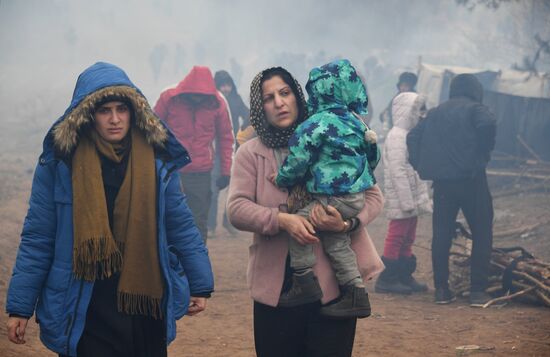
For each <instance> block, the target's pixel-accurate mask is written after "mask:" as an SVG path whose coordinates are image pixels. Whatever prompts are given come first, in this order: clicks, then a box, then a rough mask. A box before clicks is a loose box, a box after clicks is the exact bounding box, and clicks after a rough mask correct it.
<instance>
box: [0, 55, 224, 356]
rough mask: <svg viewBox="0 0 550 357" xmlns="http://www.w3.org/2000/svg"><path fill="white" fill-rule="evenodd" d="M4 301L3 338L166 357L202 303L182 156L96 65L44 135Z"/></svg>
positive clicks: (137, 97)
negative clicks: (33, 329) (36, 333)
mask: <svg viewBox="0 0 550 357" xmlns="http://www.w3.org/2000/svg"><path fill="white" fill-rule="evenodd" d="M43 147H44V149H43V152H42V155H40V159H39V161H38V165H37V166H36V170H35V173H34V179H33V184H32V192H31V197H30V200H29V210H28V212H27V216H26V219H25V223H24V225H23V232H22V233H21V243H20V245H19V252H18V254H17V260H16V262H15V267H14V269H13V276H12V278H11V281H10V286H9V290H8V294H7V299H6V311H7V312H8V313H9V315H10V317H9V319H8V322H7V332H8V338H9V339H10V341H12V342H14V343H17V344H23V343H25V329H26V326H27V321H28V319H29V318H30V317H31V316H32V315H33V314H35V313H36V321H37V322H38V324H39V325H40V339H41V341H42V342H43V343H44V345H46V347H47V348H48V349H50V350H52V351H54V352H56V353H58V354H59V355H60V356H76V355H78V356H79V357H87V356H105V357H109V356H127V357H129V356H141V357H161V356H166V355H167V349H166V347H167V345H168V344H169V343H170V342H172V341H173V340H174V338H175V337H176V320H177V319H179V318H181V317H182V316H183V315H185V314H188V315H194V314H196V313H198V312H200V311H202V310H204V308H205V307H206V298H207V297H209V296H210V293H211V292H212V291H213V288H214V287H213V275H212V269H211V266H210V261H209V259H208V251H207V249H206V247H205V245H204V242H203V240H202V239H201V236H200V233H199V231H198V229H197V227H196V226H195V223H194V221H193V216H192V215H191V212H190V210H189V208H188V207H187V204H186V203H185V198H184V196H183V194H182V192H181V189H180V182H179V173H178V170H179V169H181V168H182V167H184V166H185V165H187V164H189V162H190V159H189V155H188V153H187V150H186V149H185V148H184V147H183V146H182V145H181V144H180V143H179V142H178V141H177V140H176V138H175V137H174V135H173V134H172V133H171V132H170V131H169V130H168V129H167V128H166V126H165V125H164V124H163V123H162V122H161V121H160V120H159V118H158V117H157V116H156V115H155V114H154V113H153V111H152V110H151V107H150V106H149V103H147V100H146V99H145V97H144V96H143V94H142V93H141V91H140V90H139V89H138V88H137V87H136V86H135V85H134V84H133V83H132V82H131V81H130V79H129V78H128V76H127V75H126V73H124V71H123V70H122V69H120V68H118V67H116V66H114V65H112V64H109V63H104V62H98V63H96V64H94V65H93V66H90V67H89V68H87V69H86V70H85V71H84V72H82V73H81V74H80V76H79V77H78V81H77V83H76V87H75V90H74V94H73V99H72V101H71V104H70V106H69V108H68V109H67V110H66V112H65V114H63V115H62V116H61V117H60V118H59V119H58V120H57V121H56V122H55V123H54V124H53V126H52V128H51V129H50V130H49V131H48V133H47V135H46V138H45V139H44V146H43Z"/></svg>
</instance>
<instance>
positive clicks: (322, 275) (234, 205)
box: [227, 138, 384, 306]
mask: <svg viewBox="0 0 550 357" xmlns="http://www.w3.org/2000/svg"><path fill="white" fill-rule="evenodd" d="M276 173H277V162H276V161H275V156H274V153H273V149H270V148H268V147H266V146H265V145H263V144H262V142H261V141H260V140H259V139H258V138H255V139H252V140H250V141H247V142H246V143H244V144H243V145H242V146H241V147H240V148H239V150H237V153H236V156H235V158H234V161H233V167H232V172H231V183H230V185H229V193H228V199H227V213H228V216H229V220H230V221H231V223H232V224H233V225H234V226H235V227H236V228H237V229H240V230H243V231H249V232H253V233H254V240H253V243H252V245H251V246H250V248H249V261H248V270H247V281H248V286H249V288H250V294H251V296H252V299H254V300H255V301H257V302H260V303H262V304H266V305H270V306H277V303H278V301H279V296H280V294H281V289H282V286H283V279H284V273H285V261H286V256H287V254H288V239H289V237H290V235H288V233H286V232H285V231H283V230H280V229H279V221H278V218H277V214H278V213H279V205H281V204H286V200H287V197H288V192H287V190H286V189H279V188H277V187H276V186H275V185H273V183H271V182H270V180H269V176H270V175H272V174H276ZM365 200H366V204H365V208H364V209H363V210H362V211H361V212H360V213H359V215H358V218H359V220H360V221H361V227H359V228H358V229H356V230H355V232H354V233H353V234H352V249H353V250H354V251H355V254H356V255H357V263H358V266H359V271H360V272H361V275H362V277H363V279H364V280H365V281H366V280H369V279H371V278H373V277H374V276H375V275H376V274H378V273H379V272H381V271H382V270H383V269H384V265H383V263H382V261H381V260H380V257H379V256H378V253H377V252H376V249H375V247H374V245H373V243H372V241H371V239H370V237H369V235H368V233H367V231H366V229H365V226H366V225H367V224H368V223H369V222H370V221H372V220H373V219H374V218H376V216H378V214H379V213H380V212H381V210H382V207H383V205H384V198H383V196H382V192H381V191H380V189H379V188H378V186H374V187H373V188H371V189H369V190H367V191H366V194H365ZM314 252H315V255H316V257H317V263H316V264H315V266H314V268H313V270H314V272H315V275H316V276H317V278H318V279H319V284H320V285H321V289H322V290H323V299H322V302H323V303H327V302H329V301H331V300H333V299H335V298H337V297H338V295H339V290H338V282H337V281H336V277H335V275H334V272H333V270H332V267H331V265H330V262H329V260H328V257H327V256H326V255H325V253H324V252H323V248H322V246H321V245H320V244H315V246H314Z"/></svg>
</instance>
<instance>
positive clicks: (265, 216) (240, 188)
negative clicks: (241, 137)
mask: <svg viewBox="0 0 550 357" xmlns="http://www.w3.org/2000/svg"><path fill="white" fill-rule="evenodd" d="M256 165H257V163H256V160H255V157H254V153H252V152H251V151H250V150H249V146H247V145H243V146H241V147H240V148H239V150H237V153H236V155H235V158H234V161H233V167H232V171H231V182H230V183H229V191H228V195H227V216H228V218H229V221H230V222H231V224H233V226H235V228H237V229H239V230H241V231H248V232H254V233H258V234H262V235H275V234H277V233H279V230H280V228H279V217H278V215H279V208H278V207H265V206H262V205H259V204H257V203H256V190H257V189H258V180H263V179H265V178H258V177H257V176H258V170H257V167H256Z"/></svg>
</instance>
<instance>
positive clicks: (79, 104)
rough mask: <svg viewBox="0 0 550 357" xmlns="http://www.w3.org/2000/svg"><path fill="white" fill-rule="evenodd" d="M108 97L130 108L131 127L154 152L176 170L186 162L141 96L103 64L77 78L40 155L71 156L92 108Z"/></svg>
mask: <svg viewBox="0 0 550 357" xmlns="http://www.w3.org/2000/svg"><path fill="white" fill-rule="evenodd" d="M112 96H115V97H121V98H124V99H125V100H127V101H128V103H130V104H131V106H132V109H133V113H134V120H135V122H134V123H135V125H136V126H137V128H139V129H140V130H142V131H143V133H144V134H145V137H146V138H147V141H148V142H149V143H150V144H151V145H152V146H153V147H154V148H155V149H157V150H162V151H164V152H166V153H167V154H168V156H169V157H171V159H173V160H178V163H177V165H178V166H179V165H181V166H184V165H185V164H187V163H189V162H190V159H189V155H188V153H187V150H186V149H185V148H184V147H183V146H181V144H179V142H178V141H177V140H176V138H175V137H174V135H173V134H172V133H171V132H170V131H169V130H168V128H167V127H166V126H165V125H164V123H163V122H162V121H161V120H160V119H159V118H158V117H157V116H156V114H155V113H154V112H153V110H152V109H151V107H150V106H149V103H148V102H147V99H146V98H145V96H144V95H143V93H142V92H141V91H140V90H139V89H138V88H137V87H136V86H135V85H134V84H133V83H132V81H130V79H129V78H128V76H127V75H126V73H125V72H124V71H123V70H122V69H120V68H119V67H117V66H115V65H112V64H110V63H105V62H97V63H95V64H94V65H92V66H90V67H88V68H87V69H86V70H84V72H82V73H81V74H80V76H78V80H77V82H76V86H75V89H74V92H73V98H72V100H71V104H70V105H69V107H68V108H67V110H66V111H65V113H64V114H63V115H62V116H61V117H60V118H59V119H58V120H57V121H56V122H55V123H54V124H53V126H52V128H51V129H50V130H49V132H48V134H47V135H46V138H45V139H44V153H43V154H42V155H43V156H48V155H52V156H53V155H57V156H61V157H66V156H69V155H71V154H72V153H73V151H74V149H75V148H76V146H77V145H78V139H79V136H80V135H81V133H82V130H84V129H86V128H88V127H89V126H90V124H91V123H92V121H93V111H94V109H95V107H96V105H97V104H98V103H100V102H101V101H103V100H104V99H105V98H108V97H112ZM180 160H181V162H180Z"/></svg>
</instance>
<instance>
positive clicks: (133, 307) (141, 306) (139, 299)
mask: <svg viewBox="0 0 550 357" xmlns="http://www.w3.org/2000/svg"><path fill="white" fill-rule="evenodd" d="M117 302H118V311H119V312H123V313H125V314H128V315H146V316H151V317H153V318H154V319H155V320H159V319H162V318H163V314H162V309H161V299H160V298H153V297H151V296H146V295H141V294H134V293H127V292H122V291H119V292H118V294H117Z"/></svg>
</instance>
